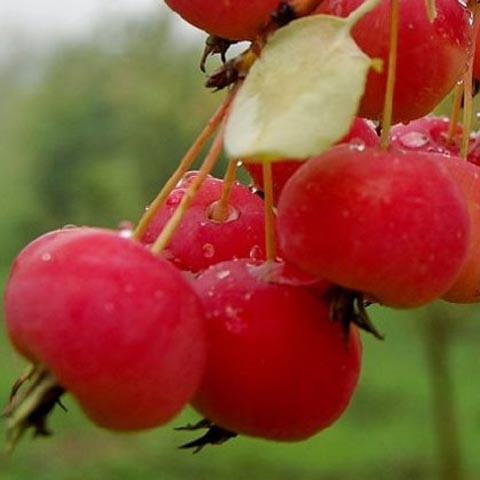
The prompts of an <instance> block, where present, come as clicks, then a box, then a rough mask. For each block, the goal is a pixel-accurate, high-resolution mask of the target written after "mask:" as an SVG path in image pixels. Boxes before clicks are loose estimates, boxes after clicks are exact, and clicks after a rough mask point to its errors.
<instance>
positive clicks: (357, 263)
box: [277, 145, 470, 307]
mask: <svg viewBox="0 0 480 480" xmlns="http://www.w3.org/2000/svg"><path fill="white" fill-rule="evenodd" d="M430 157H433V154H431V155H425V154H424V153H416V152H401V151H396V150H391V151H383V150H380V149H365V150H363V151H358V150H357V151H356V150H355V149H352V148H350V147H349V146H344V145H340V146H338V147H335V148H333V149H332V150H330V151H329V152H326V153H325V154H323V155H320V156H318V157H316V158H313V159H311V160H309V161H308V162H306V163H305V165H304V166H303V167H302V168H301V169H299V170H298V171H297V172H296V173H295V175H294V176H293V177H292V178H291V179H290V181H289V182H288V183H287V184H286V185H285V189H284V191H283V193H282V195H281V197H280V202H279V206H278V217H277V228H278V236H279V243H280V248H281V250H282V252H283V254H284V255H285V257H286V258H287V259H288V260H290V261H291V262H292V263H295V264H296V265H297V266H299V267H300V268H303V269H305V270H306V271H309V272H311V273H313V274H317V275H319V276H322V277H324V278H326V279H328V280H330V281H331V282H333V283H336V284H339V285H341V286H343V287H346V288H350V289H352V290H357V291H360V292H364V293H367V294H368V295H369V296H371V297H373V298H375V299H376V300H378V301H380V302H381V303H384V304H385V305H390V306H394V307H415V306H418V305H422V304H424V303H428V302H430V301H432V300H434V299H435V298H437V297H439V296H441V295H442V294H444V293H445V292H446V291H447V290H448V289H449V288H450V287H451V285H452V284H453V283H454V281H455V278H456V276H457V275H458V273H459V270H460V267H461V265H462V262H463V261H464V259H465V257H466V253H467V248H468V243H469V235H470V228H469V227H470V224H469V217H468V213H467V210H466V206H465V202H464V199H463V197H462V195H461V193H460V192H459V190H458V188H457V187H456V185H455V184H454V182H453V181H452V180H451V178H450V176H449V174H448V172H447V171H446V169H445V167H444V166H443V165H442V164H441V162H439V161H435V160H433V159H432V158H430ZM442 158H443V157H442Z"/></svg>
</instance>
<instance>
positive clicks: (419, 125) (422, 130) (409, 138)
mask: <svg viewBox="0 0 480 480" xmlns="http://www.w3.org/2000/svg"><path fill="white" fill-rule="evenodd" d="M449 129H450V119H449V118H448V117H437V116H433V115H432V116H430V115H429V116H426V117H422V118H419V119H417V120H413V121H411V122H410V123H408V124H406V125H405V124H403V123H399V124H398V125H394V126H393V127H392V130H391V132H390V145H392V146H394V147H396V148H399V149H400V150H407V151H416V152H425V153H442V154H444V155H446V156H459V155H460V151H461V145H462V136H463V127H462V125H461V124H458V125H456V126H455V132H454V135H453V137H452V138H451V139H450V138H449ZM479 140H480V138H479V135H478V133H477V134H475V135H473V136H472V135H471V136H470V139H469V148H468V156H467V160H468V161H469V162H471V163H475V164H477V165H478V164H479V163H480V148H479Z"/></svg>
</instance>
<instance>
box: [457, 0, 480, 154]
mask: <svg viewBox="0 0 480 480" xmlns="http://www.w3.org/2000/svg"><path fill="white" fill-rule="evenodd" d="M472 13H473V31H474V32H478V21H479V18H480V17H479V15H478V6H477V3H475V4H474V5H473V6H472ZM474 57H475V42H474V44H473V45H472V49H471V52H470V61H469V62H468V69H467V71H466V72H465V75H464V76H463V91H464V93H463V135H462V147H461V149H460V157H461V158H463V159H465V160H466V159H467V156H468V147H469V146H470V132H471V131H472V122H473V119H472V113H473V92H472V85H473V59H474Z"/></svg>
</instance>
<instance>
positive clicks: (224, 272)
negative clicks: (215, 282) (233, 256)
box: [217, 270, 230, 280]
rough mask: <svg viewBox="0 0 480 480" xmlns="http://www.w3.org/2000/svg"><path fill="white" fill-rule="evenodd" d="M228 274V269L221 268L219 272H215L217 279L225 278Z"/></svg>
mask: <svg viewBox="0 0 480 480" xmlns="http://www.w3.org/2000/svg"><path fill="white" fill-rule="evenodd" d="M229 275H230V270H221V271H220V272H218V273H217V278H218V279H219V280H223V279H224V278H227V277H228V276H229Z"/></svg>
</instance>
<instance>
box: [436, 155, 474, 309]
mask: <svg viewBox="0 0 480 480" xmlns="http://www.w3.org/2000/svg"><path fill="white" fill-rule="evenodd" d="M444 163H445V166H446V167H447V168H448V171H449V173H450V175H451V176H452V178H453V179H454V180H455V182H456V184H457V185H458V186H459V188H460V190H461V192H462V193H463V195H464V197H465V201H466V204H467V207H468V212H469V215H470V225H471V228H470V231H471V234H470V242H469V248H468V253H467V257H466V259H465V261H464V263H463V265H462V268H461V270H460V274H459V275H458V276H457V279H456V280H455V283H454V284H453V286H452V287H450V289H449V290H448V292H447V293H445V294H444V295H443V298H444V299H445V300H448V301H449V302H454V303H476V302H480V168H479V167H478V166H476V165H473V164H472V163H470V162H466V161H465V160H462V159H460V158H458V157H452V158H447V159H445V162H444Z"/></svg>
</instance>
